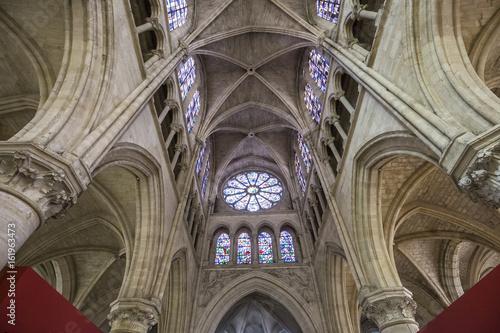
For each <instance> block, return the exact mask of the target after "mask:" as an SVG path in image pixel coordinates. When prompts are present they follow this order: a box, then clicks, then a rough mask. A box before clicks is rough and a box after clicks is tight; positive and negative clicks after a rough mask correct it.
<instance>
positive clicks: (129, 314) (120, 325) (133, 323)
mask: <svg viewBox="0 0 500 333" xmlns="http://www.w3.org/2000/svg"><path fill="white" fill-rule="evenodd" d="M158 315H159V311H158V305H156V304H155V303H153V302H151V301H147V300H143V299H131V300H116V301H114V302H113V303H111V312H110V314H109V315H108V319H109V325H110V326H111V331H110V333H147V332H148V331H149V329H150V328H151V327H153V326H154V325H155V324H156V323H157V321H158Z"/></svg>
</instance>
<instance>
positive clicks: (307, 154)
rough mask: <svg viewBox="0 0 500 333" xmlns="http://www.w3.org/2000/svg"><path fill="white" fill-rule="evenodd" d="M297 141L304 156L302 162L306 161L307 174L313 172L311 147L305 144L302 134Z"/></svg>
mask: <svg viewBox="0 0 500 333" xmlns="http://www.w3.org/2000/svg"><path fill="white" fill-rule="evenodd" d="M297 141H298V143H299V149H300V152H301V155H302V160H303V161H304V164H305V166H306V170H307V173H309V170H311V160H312V158H311V152H310V151H309V147H308V146H307V144H306V143H305V142H304V138H303V136H302V134H300V133H299V134H298V135H297Z"/></svg>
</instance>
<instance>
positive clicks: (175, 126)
mask: <svg viewBox="0 0 500 333" xmlns="http://www.w3.org/2000/svg"><path fill="white" fill-rule="evenodd" d="M170 129H171V130H172V131H174V132H180V131H182V125H181V124H172V125H170Z"/></svg>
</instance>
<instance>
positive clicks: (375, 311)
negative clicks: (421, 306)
mask: <svg viewBox="0 0 500 333" xmlns="http://www.w3.org/2000/svg"><path fill="white" fill-rule="evenodd" d="M362 306H363V311H364V313H365V315H366V317H367V318H368V319H369V320H371V321H372V322H374V323H375V324H376V325H377V326H378V328H379V329H380V330H381V331H382V330H384V329H385V328H387V327H390V326H394V325H406V324H413V325H417V323H416V322H415V313H416V310H417V303H416V302H415V301H414V300H413V299H412V298H411V293H410V292H408V291H407V290H405V289H404V288H402V289H401V290H384V289H381V290H378V291H376V292H373V293H370V294H368V295H366V298H365V299H364V301H363V302H362Z"/></svg>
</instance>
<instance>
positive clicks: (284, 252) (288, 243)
mask: <svg viewBox="0 0 500 333" xmlns="http://www.w3.org/2000/svg"><path fill="white" fill-rule="evenodd" d="M280 247H281V259H283V261H284V262H295V249H294V248H293V238H292V235H290V233H289V232H288V231H282V232H281V234H280Z"/></svg>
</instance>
